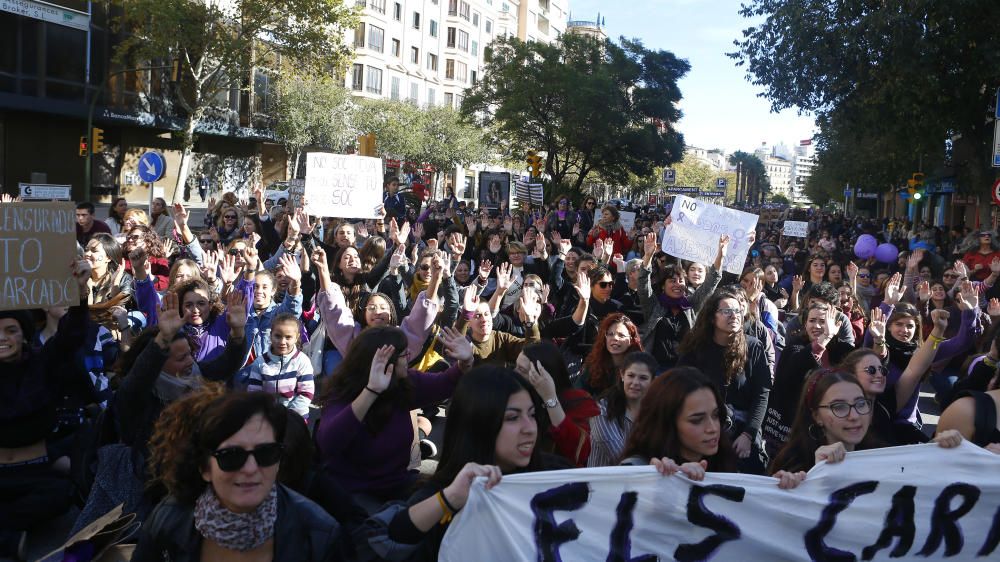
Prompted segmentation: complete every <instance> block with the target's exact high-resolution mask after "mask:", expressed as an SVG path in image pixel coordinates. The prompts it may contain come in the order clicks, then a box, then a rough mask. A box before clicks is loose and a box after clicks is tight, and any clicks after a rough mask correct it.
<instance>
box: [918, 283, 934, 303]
mask: <svg viewBox="0 0 1000 562" xmlns="http://www.w3.org/2000/svg"><path fill="white" fill-rule="evenodd" d="M917 298H919V299H920V302H927V301H928V300H930V298H931V284H930V283H928V282H927V281H921V282H920V283H917Z"/></svg>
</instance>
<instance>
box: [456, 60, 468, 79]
mask: <svg viewBox="0 0 1000 562" xmlns="http://www.w3.org/2000/svg"><path fill="white" fill-rule="evenodd" d="M455 80H458V81H459V82H461V83H463V84H465V83H466V82H467V81H468V80H469V67H468V65H466V64H465V63H464V62H458V61H455Z"/></svg>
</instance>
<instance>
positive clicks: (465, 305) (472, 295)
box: [462, 285, 479, 314]
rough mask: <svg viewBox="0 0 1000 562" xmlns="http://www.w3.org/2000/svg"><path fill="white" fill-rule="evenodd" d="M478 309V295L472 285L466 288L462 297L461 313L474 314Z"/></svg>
mask: <svg viewBox="0 0 1000 562" xmlns="http://www.w3.org/2000/svg"><path fill="white" fill-rule="evenodd" d="M477 308H479V295H478V294H476V288H475V286H473V285H470V286H468V287H466V289H465V293H464V294H463V295H462V312H468V313H470V314H471V313H474V312H475V311H476V309H477Z"/></svg>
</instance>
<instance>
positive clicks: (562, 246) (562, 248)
mask: <svg viewBox="0 0 1000 562" xmlns="http://www.w3.org/2000/svg"><path fill="white" fill-rule="evenodd" d="M572 247H573V242H571V241H569V240H565V239H561V240H559V255H560V256H562V257H566V253H567V252H569V251H570V249H571V248H572Z"/></svg>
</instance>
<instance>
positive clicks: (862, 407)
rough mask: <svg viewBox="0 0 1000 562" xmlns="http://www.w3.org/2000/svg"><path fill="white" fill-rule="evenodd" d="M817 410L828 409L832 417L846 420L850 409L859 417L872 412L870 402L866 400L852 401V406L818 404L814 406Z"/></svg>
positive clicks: (844, 403) (842, 403)
mask: <svg viewBox="0 0 1000 562" xmlns="http://www.w3.org/2000/svg"><path fill="white" fill-rule="evenodd" d="M816 407H817V408H829V409H830V413H831V414H833V415H834V417H838V418H846V417H847V416H849V415H851V409H852V408H853V409H854V411H855V412H857V413H858V415H859V416H864V415H866V414H870V413H871V411H872V401H871V400H869V399H867V398H858V399H857V400H855V401H854V404H849V403H847V402H834V403H832V404H820V405H818V406H816Z"/></svg>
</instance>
